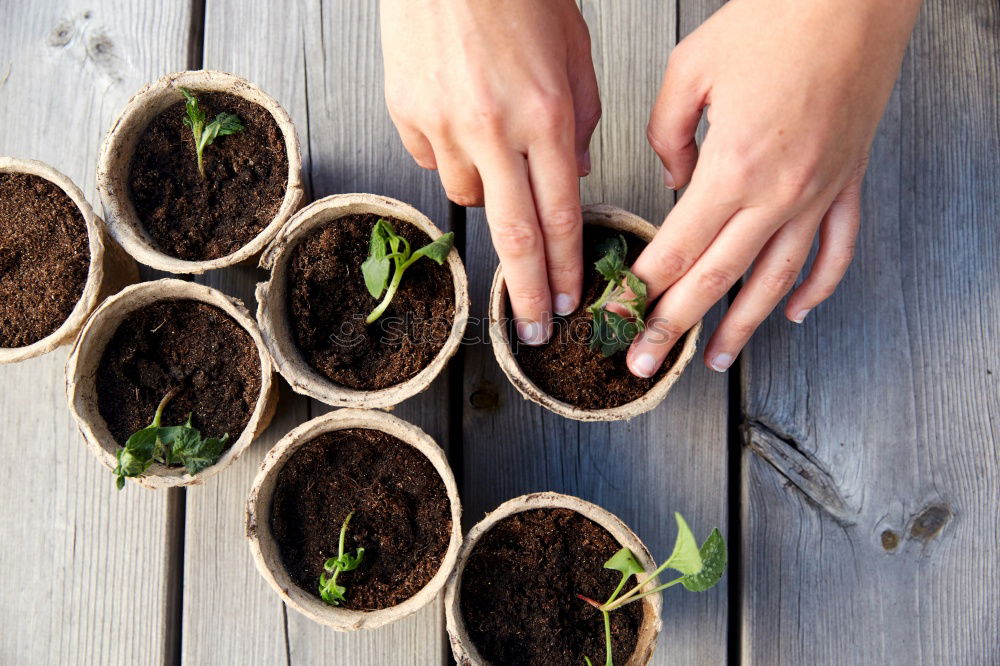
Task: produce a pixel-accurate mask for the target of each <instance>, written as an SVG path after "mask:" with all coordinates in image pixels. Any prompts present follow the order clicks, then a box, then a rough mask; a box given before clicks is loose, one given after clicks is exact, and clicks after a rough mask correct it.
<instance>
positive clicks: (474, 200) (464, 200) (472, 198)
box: [447, 190, 483, 208]
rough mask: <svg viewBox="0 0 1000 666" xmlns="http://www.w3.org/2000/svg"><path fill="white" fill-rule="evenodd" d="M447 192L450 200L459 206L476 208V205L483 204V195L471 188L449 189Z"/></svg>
mask: <svg viewBox="0 0 1000 666" xmlns="http://www.w3.org/2000/svg"><path fill="white" fill-rule="evenodd" d="M447 193H448V199H449V201H451V202H452V203H455V204H457V205H459V206H464V207H466V208H475V207H476V206H482V205H483V201H482V200H483V196H482V194H480V193H478V192H472V191H469V190H461V191H457V190H448V191H447Z"/></svg>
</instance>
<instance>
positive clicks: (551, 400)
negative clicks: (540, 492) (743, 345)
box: [489, 204, 702, 421]
mask: <svg viewBox="0 0 1000 666" xmlns="http://www.w3.org/2000/svg"><path fill="white" fill-rule="evenodd" d="M583 223H584V224H588V225H597V226H601V227H607V228H609V229H614V230H618V231H622V232H626V233H631V234H634V235H636V236H638V237H639V238H641V239H643V240H644V241H646V242H647V243H648V242H649V241H651V240H653V236H654V235H656V231H657V229H656V227H655V226H653V225H652V224H650V223H649V222H647V221H646V220H644V219H642V218H641V217H639V216H637V215H633V214H632V213H629V212H628V211H625V210H622V209H620V208H616V207H614V206H609V205H607V204H591V205H589V206H584V207H583ZM508 303H509V299H508V296H507V285H506V283H505V282H504V279H503V268H502V267H499V266H498V267H497V270H496V273H495V274H494V276H493V286H492V288H491V289H490V304H489V319H490V324H489V331H490V342H491V344H492V346H493V355H494V356H495V357H496V359H497V363H498V364H499V365H500V368H501V369H502V370H503V372H504V374H505V375H507V378H508V379H509V380H510V382H511V383H512V384H513V385H514V387H515V388H516V389H517V390H518V392H520V394H521V395H523V396H524V397H525V398H527V399H528V400H531V401H532V402H535V403H538V404H539V405H541V406H542V407H544V408H545V409H548V410H549V411H551V412H555V413H556V414H559V415H560V416H565V417H566V418H569V419H575V420H577V421H622V420H627V419H631V418H633V417H636V416H638V415H639V414H643V413H645V412H648V411H649V410H651V409H653V408H654V407H656V406H657V405H658V404H660V403H661V402H662V401H663V399H664V398H666V397H667V393H669V392H670V389H671V387H673V385H674V383H675V382H676V381H677V378H678V377H680V375H681V373H682V372H683V371H684V368H686V367H687V365H688V363H690V362H691V359H692V358H693V357H694V353H695V350H696V348H697V344H698V335H699V334H700V333H701V326H702V325H701V322H698V323H697V324H695V326H694V327H692V328H691V330H690V331H688V333H687V335H686V336H685V337H684V341H683V346H682V348H681V352H680V355H679V356H678V357H677V360H676V361H675V362H674V364H673V365H672V366H671V367H670V368H669V370H668V371H667V372H666V373H665V374H664V375H663V377H661V378H660V380H659V381H657V382H656V384H654V385H653V387H652V388H651V389H650V390H649V391H647V392H646V393H644V394H643V395H642V396H640V397H639V398H637V399H635V400H633V401H631V402H627V403H625V404H623V405H619V406H617V407H607V408H604V409H584V408H581V407H577V406H576V405H572V404H570V403H567V402H564V401H563V400H560V399H558V398H556V397H554V396H552V395H550V394H549V393H547V392H545V391H544V390H542V389H541V388H540V387H539V386H538V385H537V384H536V383H535V382H534V381H532V380H531V379H530V378H529V377H528V376H527V375H526V374H525V372H524V370H522V368H521V366H520V365H518V362H517V359H516V357H515V355H514V352H513V351H512V350H511V346H510V338H509V336H508V333H507V324H508V321H507V308H508ZM622 353H624V352H622Z"/></svg>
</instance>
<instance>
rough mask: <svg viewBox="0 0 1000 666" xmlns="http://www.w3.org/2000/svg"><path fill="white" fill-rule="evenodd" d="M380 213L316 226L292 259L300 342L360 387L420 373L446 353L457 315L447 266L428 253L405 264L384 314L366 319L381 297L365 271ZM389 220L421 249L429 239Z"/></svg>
mask: <svg viewBox="0 0 1000 666" xmlns="http://www.w3.org/2000/svg"><path fill="white" fill-rule="evenodd" d="M378 219H379V218H378V216H377V215H351V216H348V217H342V218H339V219H336V220H333V221H331V222H330V223H328V224H326V225H324V226H322V227H319V228H318V229H314V230H313V231H312V232H310V233H309V234H308V235H307V236H306V237H305V238H304V239H303V240H302V241H301V242H299V244H298V245H297V246H296V247H295V249H294V250H293V252H292V257H291V260H290V261H289V263H288V312H289V317H290V320H291V321H290V323H291V328H292V331H293V334H294V336H295V343H296V344H297V345H298V347H299V349H300V350H301V351H302V355H303V357H304V358H305V360H306V362H308V363H309V365H311V366H312V367H314V368H315V369H316V370H318V371H319V372H320V373H321V374H323V375H325V376H326V377H328V378H330V379H331V380H333V381H334V382H336V383H338V384H341V385H343V386H348V387H350V388H354V389H363V390H375V389H384V388H387V387H389V386H393V385H395V384H399V383H402V382H405V381H406V380H408V379H410V378H412V377H414V376H415V375H416V374H417V373H419V372H420V371H421V370H423V369H424V368H425V367H427V365H428V364H429V363H430V362H431V361H432V360H433V359H434V357H435V356H436V355H437V353H438V352H439V351H441V347H443V346H444V343H445V342H446V341H447V340H448V335H449V334H450V333H451V327H452V323H453V322H454V319H455V287H454V284H453V282H452V276H451V271H450V270H449V269H448V265H447V264H445V265H443V266H439V265H438V264H437V263H436V262H434V261H432V260H431V259H427V258H424V259H420V260H418V261H416V262H414V263H413V264H412V265H411V266H410V267H409V268H407V269H406V272H405V273H404V274H403V279H402V282H401V283H400V287H399V290H398V291H397V292H396V295H395V296H394V297H393V299H392V303H390V305H389V307H388V309H386V311H385V313H384V314H383V315H382V316H381V317H380V318H379V319H378V320H377V321H375V322H374V323H372V324H365V318H367V317H368V315H369V314H370V313H371V312H372V310H374V309H375V306H376V305H378V303H379V300H381V299H379V300H376V299H375V298H373V297H372V295H371V294H370V293H368V289H367V288H366V287H365V282H364V278H363V277H362V273H361V264H362V263H364V261H365V259H366V258H367V257H368V247H369V241H370V239H371V233H372V229H373V228H374V226H375V223H376V222H377V221H378ZM389 221H390V222H391V223H392V225H393V227H394V228H395V229H396V233H397V234H399V235H400V236H402V237H403V238H405V239H406V240H407V241H409V243H410V246H411V248H412V249H413V250H414V251H416V250H417V249H418V248H420V247H423V246H424V245H426V244H428V243H430V241H431V239H430V237H429V236H428V235H427V234H425V233H424V232H423V231H421V230H420V229H418V228H417V227H415V226H413V225H412V224H409V223H407V222H401V221H399V220H396V219H392V218H390V219H389ZM390 279H391V274H390Z"/></svg>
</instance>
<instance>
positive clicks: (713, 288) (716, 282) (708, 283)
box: [696, 268, 739, 298]
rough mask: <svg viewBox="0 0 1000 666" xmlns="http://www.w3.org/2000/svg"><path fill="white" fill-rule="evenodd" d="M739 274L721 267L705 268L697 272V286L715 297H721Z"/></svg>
mask: <svg viewBox="0 0 1000 666" xmlns="http://www.w3.org/2000/svg"><path fill="white" fill-rule="evenodd" d="M738 279H739V275H737V274H734V273H733V272H731V271H729V270H725V269H722V268H706V269H705V270H704V271H702V272H700V273H698V277H697V278H696V280H697V285H698V288H699V289H700V290H702V291H704V292H707V293H708V294H711V295H712V296H714V297H715V298H721V297H722V296H724V295H725V293H726V292H727V291H729V288H730V287H731V286H733V284H735V283H736V280H738Z"/></svg>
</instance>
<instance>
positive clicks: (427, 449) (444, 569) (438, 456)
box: [246, 409, 462, 631]
mask: <svg viewBox="0 0 1000 666" xmlns="http://www.w3.org/2000/svg"><path fill="white" fill-rule="evenodd" d="M350 428H360V429H367V430H379V431H381V432H384V433H386V434H388V435H391V436H392V437H395V438H396V439H398V440H400V441H402V442H404V443H405V444H408V445H410V446H412V447H413V448H415V449H416V450H417V451H419V452H420V453H421V454H422V455H424V456H425V457H426V458H427V459H428V460H429V461H430V463H431V465H433V467H434V469H435V471H436V472H437V473H438V475H439V476H440V477H441V480H442V481H443V482H444V486H445V489H446V490H447V493H448V500H449V503H450V506H451V536H450V539H449V541H448V548H447V551H446V552H445V555H444V558H443V559H442V561H441V565H440V567H439V569H438V571H437V573H435V574H434V576H433V577H432V578H431V580H430V581H429V582H428V583H427V584H426V585H425V586H424V587H422V588H421V589H420V590H419V591H418V592H417V593H416V594H414V595H413V596H411V597H410V598H408V599H406V600H405V601H403V602H402V603H400V604H398V605H396V606H390V607H389V608H384V609H381V610H373V611H359V610H350V609H347V608H343V607H339V606H331V605H328V604H327V603H325V602H324V601H322V600H321V599H320V598H319V597H317V596H314V595H312V594H310V593H309V592H307V591H305V590H303V589H302V588H301V587H300V586H299V585H297V584H296V583H295V582H294V581H293V580H292V578H291V576H289V574H288V571H287V570H286V568H285V565H284V564H283V563H282V560H281V553H280V550H279V547H278V543H277V541H276V540H275V538H274V535H273V533H272V531H271V507H272V499H273V497H274V490H275V486H276V484H277V481H278V473H279V472H280V471H281V469H282V467H283V466H284V465H285V463H286V462H287V461H288V459H289V458H290V457H291V456H292V455H293V454H294V453H295V451H296V450H298V449H299V447H301V446H302V445H304V444H306V443H308V442H309V441H311V440H312V439H314V438H316V437H318V436H320V435H322V434H324V433H329V432H334V431H336V430H346V429H350ZM400 471H401V472H403V471H404V470H400ZM461 521H462V505H461V502H460V500H459V497H458V487H457V486H456V484H455V477H454V476H453V475H452V472H451V467H449V465H448V461H447V459H446V458H445V455H444V452H443V451H442V450H441V447H439V446H438V445H437V444H436V443H435V442H434V440H433V439H431V438H430V437H429V436H428V435H427V434H426V433H424V431H423V430H421V429H420V428H418V427H416V426H415V425H412V424H410V423H407V422H406V421H403V420H401V419H399V418H396V417H395V416H392V415H391V414H387V413H385V412H381V411H369V410H362V409H341V410H337V411H333V412H329V413H327V414H324V415H323V416H320V417H317V418H315V419H312V420H311V421H307V422H306V423H303V424H302V425H300V426H298V427H297V428H295V429H294V430H292V431H291V432H289V433H288V434H287V435H285V436H284V437H283V438H282V439H281V441H279V442H278V443H277V444H275V446H274V448H272V449H271V450H270V451H269V452H268V454H267V456H266V457H265V458H264V462H263V463H262V464H261V466H260V472H259V473H258V474H257V478H256V479H254V482H253V487H252V488H251V489H250V495H249V498H248V499H247V507H246V535H247V539H248V540H249V541H250V552H251V553H252V554H253V559H254V562H256V564H257V570H258V571H260V574H261V575H262V576H263V577H264V579H265V580H267V582H268V583H270V585H271V587H272V588H274V591H275V592H277V593H278V596H280V597H281V598H282V600H283V601H284V602H285V603H286V604H288V605H289V606H291V607H292V608H294V609H295V610H297V611H298V612H300V613H302V614H303V615H305V616H306V617H308V618H309V619H311V620H313V621H315V622H319V623H320V624H325V625H327V626H329V627H333V628H334V629H336V630H338V631H356V630H358V629H374V628H375V627H381V626H383V625H386V624H389V623H390V622H395V621H396V620H399V619H401V618H404V617H406V616H408V615H411V614H413V613H415V612H417V611H418V610H420V609H421V608H423V607H424V606H426V605H427V604H429V603H430V602H431V601H433V600H434V598H435V597H436V596H437V594H438V592H440V591H441V588H442V587H444V584H445V581H446V580H447V579H448V576H449V574H450V573H451V571H452V569H453V567H454V566H455V562H456V560H457V559H458V551H459V548H460V547H461V544H462V522H461Z"/></svg>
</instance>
